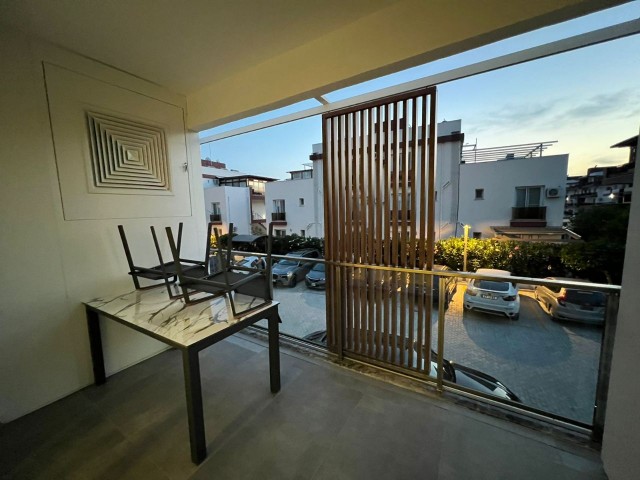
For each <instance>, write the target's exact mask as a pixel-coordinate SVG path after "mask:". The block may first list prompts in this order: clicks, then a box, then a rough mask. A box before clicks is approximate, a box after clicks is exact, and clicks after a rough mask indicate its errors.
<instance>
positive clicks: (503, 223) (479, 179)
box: [458, 143, 575, 241]
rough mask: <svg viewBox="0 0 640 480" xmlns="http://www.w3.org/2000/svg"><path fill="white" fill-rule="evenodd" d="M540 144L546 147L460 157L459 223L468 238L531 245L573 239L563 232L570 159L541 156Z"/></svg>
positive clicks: (500, 149) (512, 148)
mask: <svg viewBox="0 0 640 480" xmlns="http://www.w3.org/2000/svg"><path fill="white" fill-rule="evenodd" d="M536 145H538V148H537V152H535V151H534V150H533V149H535V148H536ZM540 145H542V147H540ZM545 145H546V146H549V145H550V144H549V143H547V144H545V143H543V144H540V143H538V144H527V145H515V146H509V147H497V148H491V149H482V150H473V151H469V152H465V155H464V156H463V163H461V165H460V213H459V217H458V218H459V222H460V224H466V225H470V226H471V229H470V232H471V233H470V235H472V236H473V237H474V238H491V237H498V238H506V239H517V240H534V241H544V240H549V241H563V240H569V239H570V238H571V237H573V238H575V234H573V235H572V232H569V231H568V230H563V229H562V219H563V215H564V197H565V179H566V178H567V165H568V161H569V156H568V155H567V154H562V155H547V156H542V150H544V148H545ZM527 152H529V153H527ZM536 154H538V155H540V156H533V155H536ZM459 233H460V232H459Z"/></svg>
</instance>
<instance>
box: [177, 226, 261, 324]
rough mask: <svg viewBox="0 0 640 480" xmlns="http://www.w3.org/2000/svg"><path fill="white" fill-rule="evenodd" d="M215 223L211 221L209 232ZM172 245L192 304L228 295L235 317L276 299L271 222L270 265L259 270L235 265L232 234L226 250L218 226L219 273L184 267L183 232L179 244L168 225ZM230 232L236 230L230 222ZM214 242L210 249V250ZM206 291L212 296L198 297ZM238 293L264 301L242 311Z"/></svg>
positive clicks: (187, 299) (182, 286)
mask: <svg viewBox="0 0 640 480" xmlns="http://www.w3.org/2000/svg"><path fill="white" fill-rule="evenodd" d="M211 228H212V225H211V224H209V231H211ZM166 231H167V238H168V240H169V247H170V249H171V253H172V255H173V260H174V261H173V262H171V263H172V265H174V266H175V267H176V268H175V273H176V276H177V277H178V281H179V283H180V289H181V290H182V298H183V299H184V301H185V303H186V304H188V305H190V304H194V303H198V302H202V301H205V300H210V299H212V298H215V297H218V296H221V295H227V296H228V297H229V301H230V303H231V310H232V312H233V315H234V317H235V316H237V315H243V314H246V313H248V312H250V311H253V310H255V309H258V308H261V307H262V306H264V305H267V304H269V303H271V301H272V300H273V290H272V288H273V286H272V283H271V247H272V238H273V225H269V236H268V240H267V251H266V262H265V263H266V268H265V269H263V270H262V269H258V268H251V267H242V266H239V265H234V264H233V256H232V254H231V243H232V242H231V235H229V237H228V239H227V245H226V251H225V250H223V248H222V244H221V242H220V235H219V232H218V229H215V230H214V233H215V237H216V243H217V258H218V266H219V269H218V270H217V271H216V272H210V273H209V275H206V276H201V275H199V274H198V271H195V270H193V269H191V268H188V267H187V268H183V262H182V261H181V260H180V231H179V232H178V243H176V242H175V241H174V237H173V233H172V231H171V227H167V228H166ZM229 231H230V232H233V224H229ZM209 249H210V244H209V245H208V249H207V252H209ZM198 293H206V294H208V295H205V296H200V295H197V298H194V295H195V294H198ZM235 294H243V295H249V296H252V297H257V298H260V299H262V300H263V301H262V302H258V303H257V304H252V305H251V306H250V307H249V308H247V309H245V310H243V311H242V312H238V311H237V310H236V305H235V301H234V295H235Z"/></svg>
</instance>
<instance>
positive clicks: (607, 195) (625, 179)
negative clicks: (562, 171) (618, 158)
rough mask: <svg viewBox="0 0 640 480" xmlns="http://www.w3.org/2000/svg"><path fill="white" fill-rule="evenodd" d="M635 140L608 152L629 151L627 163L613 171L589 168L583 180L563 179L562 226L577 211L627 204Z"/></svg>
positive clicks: (634, 138)
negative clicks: (563, 209)
mask: <svg viewBox="0 0 640 480" xmlns="http://www.w3.org/2000/svg"><path fill="white" fill-rule="evenodd" d="M637 144H638V136H637V135H636V136H635V137H631V138H629V139H627V140H624V141H622V142H620V143H616V144H615V145H612V146H611V148H624V147H628V148H629V161H628V162H627V163H624V164H622V165H618V166H615V167H597V166H596V167H592V168H590V169H588V170H587V174H586V175H584V176H573V177H567V196H566V198H565V220H564V221H565V223H567V224H568V223H569V222H570V221H571V217H572V216H573V215H575V214H576V213H577V212H578V210H580V209H581V208H588V207H593V206H599V205H616V204H622V203H631V195H632V193H633V174H634V172H635V166H636V148H637Z"/></svg>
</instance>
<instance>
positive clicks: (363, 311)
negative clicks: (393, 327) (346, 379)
mask: <svg viewBox="0 0 640 480" xmlns="http://www.w3.org/2000/svg"><path fill="white" fill-rule="evenodd" d="M367 112H368V110H362V111H361V112H360V138H359V140H360V144H359V148H360V156H359V164H358V166H359V171H360V174H359V177H360V183H359V184H358V186H359V187H360V194H359V198H360V256H361V259H360V262H361V263H366V264H369V263H371V261H370V253H369V252H367V235H366V231H367V229H368V228H370V227H369V226H368V225H367V198H366V192H367V179H366V178H365V172H366V169H365V164H366V162H367V151H366V147H367V143H366V142H367V135H366V130H367V129H366V116H367ZM369 297H370V295H369V289H368V288H366V286H365V287H364V288H363V291H362V292H361V294H360V306H361V307H360V319H361V328H362V333H361V334H360V337H361V338H362V340H363V344H364V347H365V348H364V350H365V352H366V354H367V355H369V356H370V355H371V352H372V346H371V331H372V322H371V318H370V314H369V308H368V307H369V301H368V300H369Z"/></svg>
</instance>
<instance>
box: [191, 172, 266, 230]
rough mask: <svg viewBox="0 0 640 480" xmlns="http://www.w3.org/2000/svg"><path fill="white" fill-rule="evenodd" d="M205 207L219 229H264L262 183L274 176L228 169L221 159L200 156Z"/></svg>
mask: <svg viewBox="0 0 640 480" xmlns="http://www.w3.org/2000/svg"><path fill="white" fill-rule="evenodd" d="M201 164H202V185H203V188H204V199H205V211H206V217H207V221H208V222H212V223H213V224H214V225H215V226H216V228H218V229H219V230H220V231H221V232H222V233H228V232H229V224H230V223H233V225H234V232H235V233H240V234H256V235H260V234H263V233H266V231H267V229H266V226H265V225H266V209H265V185H266V184H267V183H269V182H273V181H275V178H270V177H262V176H258V175H250V174H247V173H242V172H239V171H237V170H229V169H227V166H226V165H225V164H224V163H221V162H216V161H211V160H208V159H205V160H202V161H201Z"/></svg>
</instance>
